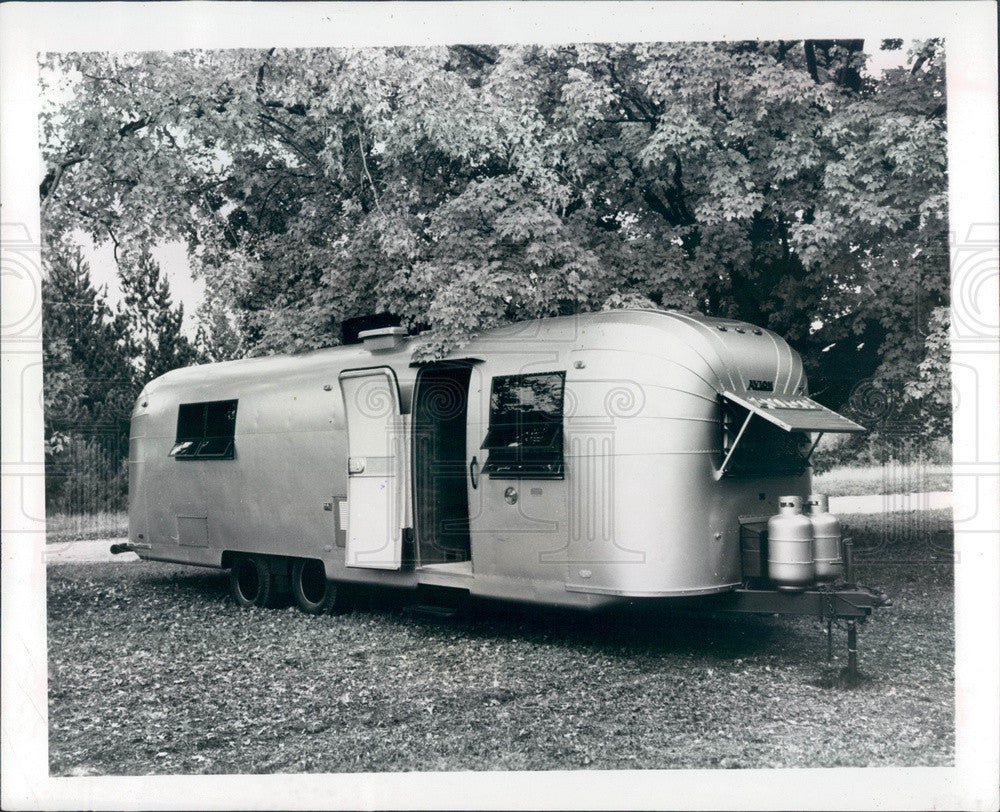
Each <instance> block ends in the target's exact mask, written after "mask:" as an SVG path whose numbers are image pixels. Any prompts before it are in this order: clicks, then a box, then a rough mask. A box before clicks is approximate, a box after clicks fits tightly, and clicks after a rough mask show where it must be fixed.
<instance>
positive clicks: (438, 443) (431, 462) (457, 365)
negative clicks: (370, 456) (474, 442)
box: [412, 361, 472, 566]
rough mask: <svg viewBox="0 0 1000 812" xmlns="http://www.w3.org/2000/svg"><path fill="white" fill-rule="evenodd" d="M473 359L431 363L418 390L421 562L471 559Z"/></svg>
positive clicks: (416, 499) (416, 494)
mask: <svg viewBox="0 0 1000 812" xmlns="http://www.w3.org/2000/svg"><path fill="white" fill-rule="evenodd" d="M471 375H472V365H471V362H464V361H452V362H443V363H439V364H430V365H428V366H425V367H423V368H421V370H420V372H419V373H418V374H417V382H416V388H415V391H414V395H413V409H412V415H413V417H412V420H413V443H412V448H413V524H414V528H413V530H414V537H415V542H416V548H417V560H418V562H419V564H420V565H421V566H426V565H428V564H446V563H453V562H459V561H469V560H470V558H471V543H470V537H469V493H468V484H467V483H468V477H469V471H468V463H467V448H466V416H467V413H468V405H469V380H470V378H471Z"/></svg>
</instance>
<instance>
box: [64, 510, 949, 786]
mask: <svg viewBox="0 0 1000 812" xmlns="http://www.w3.org/2000/svg"><path fill="white" fill-rule="evenodd" d="M942 513H945V512H942ZM851 518H852V519H854V520H859V521H852V525H853V526H854V528H855V534H856V536H857V537H858V538H859V539H861V540H862V541H864V540H866V539H868V540H871V539H875V540H881V541H880V544H881V546H880V548H879V549H880V555H878V556H869V557H865V556H859V559H858V568H857V576H858V579H859V580H861V581H862V582H863V583H868V584H870V585H872V586H877V587H879V588H881V589H883V590H884V591H885V592H887V593H888V594H889V595H890V596H891V597H892V598H893V600H894V606H893V607H892V608H887V609H881V610H878V611H877V612H876V614H875V616H874V617H873V618H872V619H871V621H870V622H869V623H867V624H866V625H865V626H863V627H862V628H861V630H860V633H859V642H860V654H861V669H862V675H863V680H862V682H861V684H860V685H859V686H858V687H856V688H854V689H852V690H846V689H843V688H829V687H826V686H829V685H833V684H836V683H837V680H836V675H837V674H838V672H839V670H840V668H841V667H842V666H843V665H844V664H845V658H846V652H845V643H844V633H843V631H842V630H841V631H839V632H838V636H837V640H836V647H835V652H836V660H835V661H834V662H833V663H827V662H826V659H825V654H826V643H825V636H824V634H823V627H822V626H821V624H820V623H819V622H818V621H816V620H812V619H796V618H783V617H758V616H743V617H740V616H721V615H720V616H700V617H694V618H689V617H688V618H685V617H680V616H670V615H667V614H665V613H663V612H661V611H638V610H632V609H627V610H622V611H618V612H610V613H604V614H601V615H596V616H589V615H582V614H572V613H565V612H557V611H552V610H543V609H531V610H529V611H515V610H514V609H513V608H511V607H504V606H501V607H496V606H493V607H489V606H481V607H479V608H477V609H475V610H474V611H472V612H471V613H469V614H467V615H459V616H457V617H456V618H452V619H429V618H424V617H421V616H419V615H413V614H412V613H408V612H406V611H404V607H403V603H402V601H403V596H401V595H400V594H398V593H390V594H386V593H365V595H363V596H361V597H360V598H359V600H358V602H357V604H356V608H355V609H354V610H353V611H351V612H349V613H347V614H345V615H339V616H324V617H315V618H314V617H309V616H306V615H303V614H301V613H299V612H298V611H297V610H295V609H293V608H286V609H277V610H241V609H239V608H237V607H236V606H235V605H233V604H232V603H231V602H230V601H229V600H228V597H227V595H226V582H225V578H224V576H223V575H222V574H220V573H217V572H214V571H210V570H198V569H191V568H184V567H179V566H173V565H168V564H153V563H140V562H136V563H130V564H125V563H113V564H88V565H59V566H52V567H50V569H49V594H48V612H49V617H48V640H49V724H50V728H49V748H50V749H49V753H50V768H51V771H52V773H53V774H54V775H94V774H129V775H143V774H153V773H279V772H296V773H297V772H341V771H347V772H351V771H399V770H493V769H511V770H516V769H531V770H554V769H630V768H674V767H688V768H696V767H704V768H713V767H731V768H749V767H833V766H917V765H920V766H943V765H948V764H951V763H952V760H953V752H954V712H953V706H954V679H953V674H954V658H953V649H954V632H953V619H952V608H953V590H952V567H951V561H950V559H949V558H948V557H947V556H945V555H941V556H940V557H938V558H936V559H930V558H926V559H925V560H922V561H921V562H920V563H919V564H917V563H914V562H913V561H912V552H913V546H914V544H916V543H917V541H915V540H914V539H910V538H906V537H904V536H903V535H902V534H901V533H896V532H889V533H886V532H884V531H885V527H884V526H882V525H879V524H877V523H875V522H869V523H868V524H865V522H868V518H867V517H851ZM940 519H941V522H944V521H945V520H946V519H947V517H946V516H944V515H942V517H940ZM937 521H938V520H937V519H935V520H934V522H937ZM932 525H933V522H932V523H930V524H928V525H927V526H928V527H931V526H932ZM910 526H914V525H912V524H911V525H900V527H902V528H903V530H904V531H905V528H906V527H910ZM928 538H931V536H928ZM937 541H938V543H940V544H944V545H947V543H948V540H946V539H943V538H938V539H937ZM918 546H919V545H918Z"/></svg>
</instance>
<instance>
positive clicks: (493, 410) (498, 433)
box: [481, 372, 566, 479]
mask: <svg viewBox="0 0 1000 812" xmlns="http://www.w3.org/2000/svg"><path fill="white" fill-rule="evenodd" d="M565 383H566V373H564V372H536V373H531V374H527V375H499V376H497V377H495V378H494V379H493V388H492V390H491V392H490V428H489V431H488V432H487V434H486V439H485V440H484V441H483V444H482V446H481V447H482V448H484V449H487V450H488V451H489V456H488V457H487V460H486V465H485V466H484V467H483V473H485V474H489V475H490V476H491V477H494V478H498V479H504V478H511V479H514V478H522V479H562V478H563V470H564V464H563V425H562V420H563V390H564V388H565Z"/></svg>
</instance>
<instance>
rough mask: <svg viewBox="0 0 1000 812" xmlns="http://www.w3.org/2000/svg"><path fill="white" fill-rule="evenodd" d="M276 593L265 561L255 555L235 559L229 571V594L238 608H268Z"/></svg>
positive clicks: (272, 578)
mask: <svg viewBox="0 0 1000 812" xmlns="http://www.w3.org/2000/svg"><path fill="white" fill-rule="evenodd" d="M276 591H277V590H276V588H275V583H274V576H273V575H272V574H271V568H270V567H268V565H267V561H265V560H264V559H263V558H261V557H260V556H256V555H241V556H237V557H236V560H235V561H234V562H233V566H232V568H231V569H230V570H229V593H230V594H231V595H232V596H233V600H234V601H236V604H237V605H238V606H242V607H244V608H248V607H250V606H261V607H268V606H270V605H271V603H272V601H273V600H274V596H275V593H276Z"/></svg>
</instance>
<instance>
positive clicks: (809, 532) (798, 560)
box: [767, 496, 816, 591]
mask: <svg viewBox="0 0 1000 812" xmlns="http://www.w3.org/2000/svg"><path fill="white" fill-rule="evenodd" d="M778 508H779V513H778V515H776V516H772V517H771V518H770V519H768V521H767V574H768V576H769V577H770V579H771V580H772V581H774V583H775V584H777V586H778V589H783V590H786V591H799V590H802V589H805V588H806V587H807V586H810V585H811V584H812V583H813V581H815V580H816V565H815V563H814V561H813V525H812V521H811V520H810V519H809V517H808V516H803V515H802V497H801V496H781V497H779V498H778Z"/></svg>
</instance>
